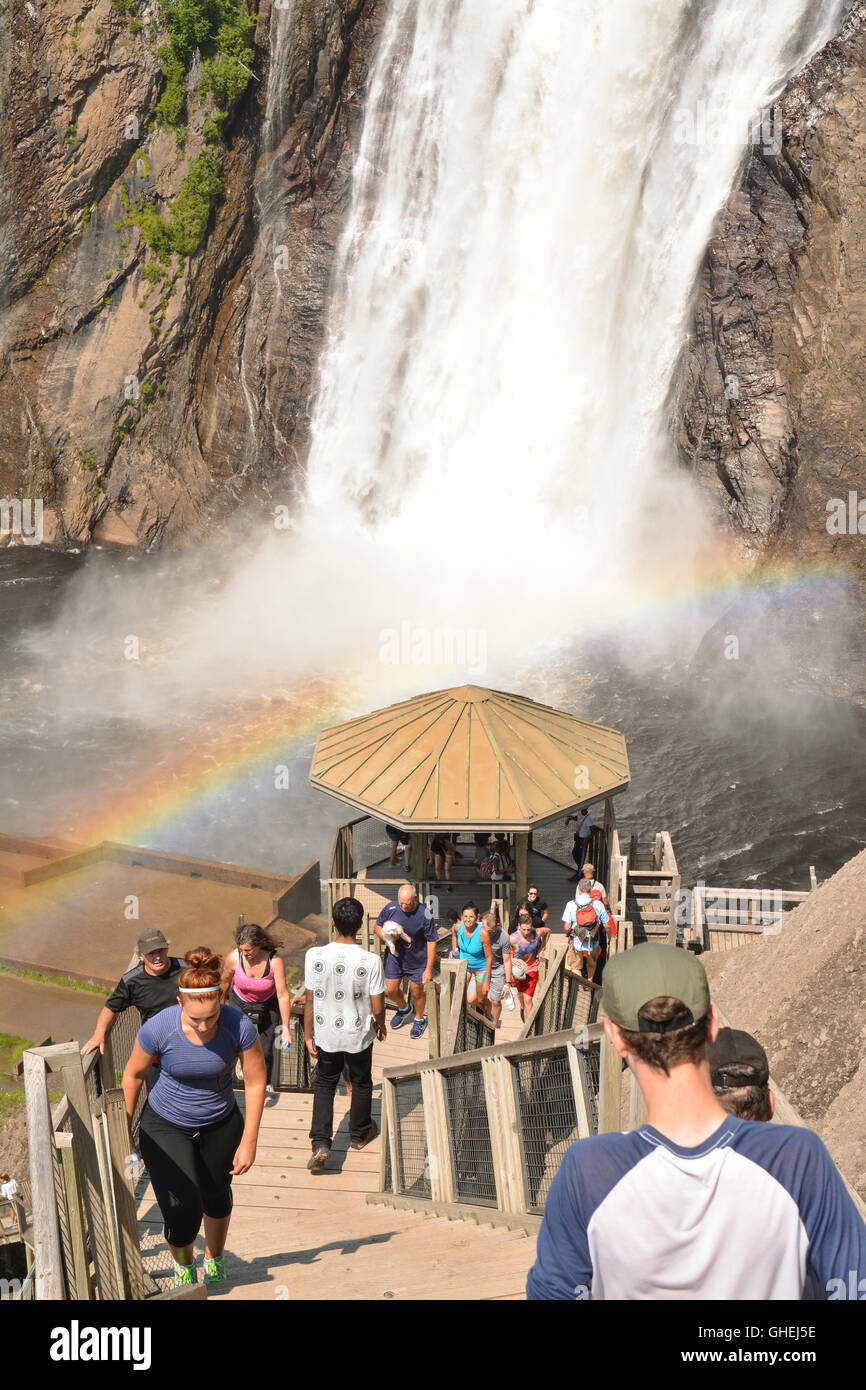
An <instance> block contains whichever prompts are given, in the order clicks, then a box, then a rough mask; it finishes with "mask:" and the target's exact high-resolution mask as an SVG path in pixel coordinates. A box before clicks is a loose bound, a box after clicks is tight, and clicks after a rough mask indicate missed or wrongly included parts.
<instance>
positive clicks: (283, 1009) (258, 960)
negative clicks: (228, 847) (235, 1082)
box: [220, 922, 292, 1090]
mask: <svg viewBox="0 0 866 1390" xmlns="http://www.w3.org/2000/svg"><path fill="white" fill-rule="evenodd" d="M220 989H221V996H220V997H221V998H222V999H223V1001H224V1002H225V1003H227V1004H231V1005H232V1006H233V1008H235V1009H240V1010H241V1013H245V1014H246V1016H247V1018H248V1019H249V1020H250V1022H251V1023H253V1024H255V1026H256V1028H257V1030H258V1034H259V1042H260V1043H261V1045H262V1054H263V1056H264V1059H265V1067H266V1068H267V1075H268V1081H269V1082H270V1079H271V1065H272V1063H273V1057H274V1041H275V1033H276V1029H277V1025H278V1024H279V1023H281V1024H282V1042H283V1045H284V1046H286V1047H289V1046H290V1045H291V1036H292V1034H291V1027H290V1022H289V1013H290V1009H291V1000H290V999H289V989H288V985H287V984H286V970H285V966H284V965H283V962H282V961H281V960H280V957H279V956H278V955H277V953H276V948H275V946H274V942H273V941H272V940H271V938H270V937H269V936H268V933H267V932H266V931H265V930H264V928H263V927H260V926H257V925H256V923H255V922H247V923H246V924H245V925H243V926H240V927H238V929H237V931H236V932H235V949H234V950H233V951H230V952H229V954H228V955H227V956H226V959H225V965H224V966H223V974H222V980H221V981H220ZM268 1089H269V1090H270V1089H271V1087H270V1086H269V1087H268Z"/></svg>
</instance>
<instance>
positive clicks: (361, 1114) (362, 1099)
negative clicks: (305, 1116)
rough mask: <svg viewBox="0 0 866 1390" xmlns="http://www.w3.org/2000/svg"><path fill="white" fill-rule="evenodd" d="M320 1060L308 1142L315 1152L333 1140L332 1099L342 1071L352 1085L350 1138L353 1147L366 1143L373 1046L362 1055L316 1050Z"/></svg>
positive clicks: (370, 1115) (316, 1074) (370, 1104)
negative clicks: (360, 1142)
mask: <svg viewBox="0 0 866 1390" xmlns="http://www.w3.org/2000/svg"><path fill="white" fill-rule="evenodd" d="M317 1050H318V1053H319V1060H318V1062H317V1063H316V1070H315V1072H314V1074H313V1123H312V1125H311V1127H310V1139H311V1141H312V1144H313V1148H314V1149H329V1148H330V1147H331V1140H332V1139H333V1137H334V1096H335V1094H336V1090H337V1084H338V1082H339V1080H340V1076H341V1074H342V1072H343V1068H344V1067H345V1068H346V1069H347V1071H348V1073H349V1080H350V1081H351V1083H352V1104H351V1108H350V1110H349V1138H350V1139H351V1141H352V1143H353V1144H355V1143H358V1142H359V1141H360V1140H361V1139H366V1137H367V1133H368V1131H369V1128H370V1125H371V1124H372V1122H373V1113H372V1111H373V1077H372V1068H373V1044H372V1043H370V1046H369V1047H365V1048H364V1051H363V1052H325V1051H324V1049H323V1048H321V1047H320V1048H318V1049H317Z"/></svg>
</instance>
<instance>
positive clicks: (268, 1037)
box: [226, 989, 280, 1082]
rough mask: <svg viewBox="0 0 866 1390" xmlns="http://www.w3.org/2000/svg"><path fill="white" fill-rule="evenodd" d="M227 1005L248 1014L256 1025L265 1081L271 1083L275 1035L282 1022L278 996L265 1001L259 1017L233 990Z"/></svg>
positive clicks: (258, 1013)
mask: <svg viewBox="0 0 866 1390" xmlns="http://www.w3.org/2000/svg"><path fill="white" fill-rule="evenodd" d="M226 1003H227V1004H231V1006H232V1008H233V1009H240V1011H241V1013H242V1014H246V1016H247V1018H249V1019H251V1021H252V1022H253V1023H255V1025H256V1029H257V1031H258V1035H259V1042H260V1043H261V1048H262V1056H263V1057H264V1059H265V1081H266V1082H270V1080H271V1068H272V1066H273V1061H274V1041H275V1033H276V1030H277V1024H278V1023H279V1022H280V1006H279V1004H278V1003H277V998H276V995H274V997H273V998H272V999H266V1000H265V1006H264V1009H259V1010H258V1011H257V1016H254V1015H252V1014H251V1013H250V1011H249V1010H250V1006H249V1004H247V1003H245V1001H244V1000H243V999H239V998H238V996H237V995H236V994H235V992H234V990H233V989H231V990H229V997H228V999H227V1000H226Z"/></svg>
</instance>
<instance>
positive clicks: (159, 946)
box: [81, 929, 184, 1056]
mask: <svg viewBox="0 0 866 1390" xmlns="http://www.w3.org/2000/svg"><path fill="white" fill-rule="evenodd" d="M137 950H138V965H135V966H133V968H132V969H131V970H127V972H126V974H125V975H122V976H121V978H120V979H119V980H118V982H117V985H116V986H115V989H114V993H113V994H112V995H111V996H110V997H109V998H108V999H107V1000H106V1002H105V1005H104V1007H103V1008H102V1009H100V1011H99V1017H98V1019H97V1020H96V1027H95V1028H94V1030H93V1037H91V1038H88V1040H87V1042H86V1043H85V1044H84V1046H83V1047H82V1049H81V1055H82V1056H85V1055H86V1054H87V1053H88V1052H95V1051H96V1049H97V1048H98V1049H99V1051H100V1052H102V1053H104V1052H105V1039H106V1038H107V1037H108V1034H109V1033H110V1032H111V1029H112V1026H113V1024H114V1020H115V1019H116V1018H117V1015H118V1014H122V1013H123V1011H124V1009H128V1008H130V1006H134V1007H135V1008H136V1009H138V1012H139V1013H140V1015H141V1021H142V1023H146V1022H147V1020H148V1019H149V1018H153V1015H154V1014H158V1013H161V1012H162V1010H163V1009H170V1008H172V1007H173V1006H174V1005H175V1004H176V1003H177V979H178V976H179V975H180V972H181V970H183V968H184V965H183V961H182V960H178V959H177V957H176V956H170V955H169V954H168V942H167V941H166V939H165V937H164V936H163V934H162V932H161V931H156V930H154V929H151V930H150V931H146V932H142V934H141V936H140V937H139V938H138V945H137Z"/></svg>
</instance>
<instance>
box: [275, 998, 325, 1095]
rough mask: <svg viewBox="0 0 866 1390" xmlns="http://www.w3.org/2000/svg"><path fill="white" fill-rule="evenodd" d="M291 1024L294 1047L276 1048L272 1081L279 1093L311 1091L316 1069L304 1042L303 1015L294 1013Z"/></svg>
mask: <svg viewBox="0 0 866 1390" xmlns="http://www.w3.org/2000/svg"><path fill="white" fill-rule="evenodd" d="M290 1024H291V1040H292V1045H291V1047H289V1048H285V1047H275V1048H274V1060H273V1065H272V1067H271V1078H270V1079H271V1082H272V1084H273V1086H274V1088H275V1089H276V1090H277V1091H311V1090H312V1089H313V1075H314V1072H315V1067H313V1066H312V1064H311V1059H310V1054H309V1052H308V1051H307V1047H306V1043H305V1042H304V1019H303V1015H302V1014H294V1013H293V1014H292V1015H291V1019H290Z"/></svg>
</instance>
